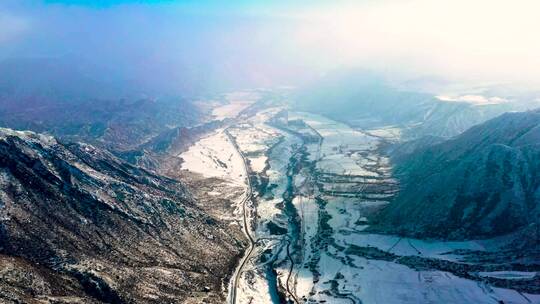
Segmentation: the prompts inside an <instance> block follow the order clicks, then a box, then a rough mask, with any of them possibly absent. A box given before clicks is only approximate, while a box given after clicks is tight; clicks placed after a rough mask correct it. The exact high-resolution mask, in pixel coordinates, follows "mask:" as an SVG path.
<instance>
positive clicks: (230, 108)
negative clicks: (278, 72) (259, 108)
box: [212, 91, 261, 120]
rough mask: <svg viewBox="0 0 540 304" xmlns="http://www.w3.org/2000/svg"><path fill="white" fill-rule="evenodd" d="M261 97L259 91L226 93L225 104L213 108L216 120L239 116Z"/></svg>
mask: <svg viewBox="0 0 540 304" xmlns="http://www.w3.org/2000/svg"><path fill="white" fill-rule="evenodd" d="M260 98H261V95H260V94H259V93H258V92H254V91H240V92H232V93H228V94H225V96H224V99H225V102H226V103H225V104H222V105H220V106H218V107H216V108H214V109H213V110H212V116H213V117H214V119H216V120H223V119H227V118H235V117H237V116H238V115H239V114H240V113H241V112H242V111H243V110H245V109H246V108H247V107H249V106H251V105H252V104H254V103H255V102H256V101H257V100H259V99H260Z"/></svg>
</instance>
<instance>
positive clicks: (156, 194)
mask: <svg viewBox="0 0 540 304" xmlns="http://www.w3.org/2000/svg"><path fill="white" fill-rule="evenodd" d="M241 238H242V234H241V232H240V231H239V230H235V229H234V228H230V225H227V223H223V222H222V221H220V220H218V219H216V218H213V217H211V216H209V215H207V214H206V213H204V212H203V211H202V210H201V209H200V208H199V207H198V206H197V202H195V201H194V200H193V199H192V198H191V196H190V195H189V193H187V191H186V190H185V188H184V186H183V185H182V184H181V183H179V182H177V181H175V180H171V179H168V178H164V177H160V176H157V175H154V174H152V173H149V172H147V171H145V170H143V169H140V168H138V167H135V166H132V165H129V164H127V163H125V162H123V161H121V160H119V159H118V158H116V157H114V156H113V155H112V154H110V153H108V152H105V151H103V150H100V149H97V148H95V147H93V146H91V145H87V144H77V143H72V144H66V143H62V142H59V141H57V140H56V139H54V138H53V137H49V136H44V135H40V134H36V133H32V132H18V131H12V130H9V129H0V263H1V264H2V265H3V267H2V269H1V270H0V302H2V303H38V302H39V303H192V302H193V303H200V302H201V301H203V300H204V301H207V302H223V301H224V298H223V292H222V288H223V286H224V284H225V285H226V281H224V280H226V279H227V277H228V274H229V273H231V272H232V268H233V267H234V265H235V263H236V261H237V259H238V258H239V255H240V254H241V249H242V247H243V245H242V243H241V241H239V240H240V239H241ZM4 265H5V267H4Z"/></svg>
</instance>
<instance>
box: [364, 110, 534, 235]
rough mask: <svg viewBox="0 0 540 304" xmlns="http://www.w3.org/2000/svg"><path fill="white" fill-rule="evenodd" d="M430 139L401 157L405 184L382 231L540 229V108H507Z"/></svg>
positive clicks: (380, 223)
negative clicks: (452, 133) (438, 139)
mask: <svg viewBox="0 0 540 304" xmlns="http://www.w3.org/2000/svg"><path fill="white" fill-rule="evenodd" d="M427 143H428V144H426V145H425V146H424V147H419V148H417V149H415V150H414V151H412V152H411V151H407V150H408V149H409V148H408V147H405V148H403V149H401V150H402V151H401V152H407V153H396V154H395V156H394V158H393V160H394V163H395V168H394V173H395V176H396V177H397V178H398V179H399V180H400V183H401V189H400V192H399V194H398V196H397V197H396V198H395V200H394V201H393V202H392V203H391V204H389V205H388V207H386V208H385V209H384V210H383V211H382V212H381V213H380V214H379V215H378V216H377V217H376V222H377V225H375V226H374V227H373V228H374V229H378V230H384V231H386V232H394V233H400V234H406V235H412V236H419V237H434V238H443V239H465V238H485V237H492V236H498V235H503V234H507V233H512V232H515V231H518V230H523V229H529V231H533V232H534V231H536V232H537V231H538V225H539V218H540V110H535V111H528V112H515V113H506V114H503V115H501V116H499V117H497V118H494V119H492V120H489V121H487V122H485V123H483V124H480V125H478V126H475V127H472V128H471V129H469V130H467V131H466V132H464V133H463V134H461V135H459V136H457V137H455V138H453V139H450V140H446V141H444V142H442V143H438V144H433V141H432V140H430V141H427ZM408 145H410V144H408ZM398 150H399V149H398ZM409 150H410V149H409ZM536 244H538V234H536Z"/></svg>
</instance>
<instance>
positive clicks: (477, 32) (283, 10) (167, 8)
mask: <svg viewBox="0 0 540 304" xmlns="http://www.w3.org/2000/svg"><path fill="white" fill-rule="evenodd" d="M268 2H270V1H204V0H203V1H195V0H193V1H165V0H162V1H157V0H154V1H132V0H131V1H130V0H116V1H113V0H104V1H97V0H96V1H91V0H74V1H67V0H50V1H26V0H2V1H0V59H8V58H20V57H60V58H63V57H69V58H77V60H79V59H80V60H81V62H86V63H87V64H90V65H92V64H95V65H100V66H106V67H108V68H110V69H112V70H114V71H116V72H117V73H119V74H122V75H124V76H125V77H131V78H133V79H137V80H139V81H142V82H145V83H149V84H150V85H155V86H157V87H160V86H162V87H163V89H172V90H174V88H181V89H184V88H185V87H189V86H192V85H193V83H197V84H199V85H200V86H201V87H204V86H210V87H212V86H217V87H219V86H224V87H226V86H237V87H241V86H245V87H250V86H272V85H289V84H293V85H294V84H298V83H300V82H302V81H304V80H307V79H311V78H313V77H317V76H318V75H321V74H324V73H325V72H328V71H331V70H333V69H338V68H357V67H359V68H366V69H371V70H375V71H377V72H380V73H383V74H384V75H386V76H387V77H390V78H393V79H397V80H407V79H416V78H425V77H433V78H436V79H441V78H442V79H450V80H454V81H459V82H463V81H466V82H470V83H471V84H475V83H480V82H495V83H515V84H519V85H525V84H526V85H532V86H538V85H540V55H539V54H540V38H539V37H540V35H538V29H540V18H538V12H540V2H538V1H532V0H514V1H496V0H495V1H494V0H491V1H484V0H468V1H465V0H454V1H443V0H440V1H439V0H402V1H397V0H380V1H374V0H365V1H294V5H293V4H290V3H291V2H293V1H272V2H271V3H272V4H268Z"/></svg>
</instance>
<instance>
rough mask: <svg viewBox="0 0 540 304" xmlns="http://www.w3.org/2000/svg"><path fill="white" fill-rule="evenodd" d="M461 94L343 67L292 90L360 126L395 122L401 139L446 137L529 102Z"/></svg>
mask: <svg viewBox="0 0 540 304" xmlns="http://www.w3.org/2000/svg"><path fill="white" fill-rule="evenodd" d="M469 97H471V96H469ZM472 97H476V98H477V99H478V98H480V99H481V98H484V97H483V96H472ZM472 97H471V98H469V99H474V98H472ZM467 100H468V99H467V98H463V100H462V99H459V98H456V99H455V100H448V98H446V99H445V98H438V97H436V96H433V95H431V94H427V93H423V92H418V91H407V90H402V89H397V88H395V87H393V86H391V85H389V84H387V83H386V82H385V81H384V80H383V79H380V78H378V77H377V76H375V75H371V74H369V73H365V72H360V73H358V72H343V73H335V74H330V75H328V76H326V77H324V78H322V79H321V80H319V81H317V82H315V83H314V84H312V85H309V86H306V87H304V88H302V89H300V90H299V92H298V93H297V94H296V96H294V101H295V103H294V106H295V107H296V108H297V109H299V110H301V111H307V112H310V111H315V112H317V113H319V114H323V115H325V116H328V117H330V118H332V119H335V120H338V121H343V122H345V123H347V124H348V125H351V126H353V127H357V128H361V129H369V128H377V127H381V126H396V127H399V128H401V129H402V130H403V132H402V140H413V139H417V138H420V137H423V136H438V137H446V138H450V137H452V136H455V135H458V134H460V133H462V132H464V131H465V130H467V129H469V128H470V127H472V126H474V125H477V124H479V123H482V122H484V121H486V120H488V119H491V118H494V117H496V116H498V115H500V114H502V113H505V112H509V111H524V110H528V109H530V108H531V107H532V108H534V106H533V105H531V104H530V103H529V102H525V101H521V100H513V101H512V102H506V101H505V100H504V99H502V98H499V97H492V98H490V99H489V100H488V101H490V100H495V101H499V102H485V103H474V102H468V101H467ZM533 104H534V103H533ZM537 106H538V105H537Z"/></svg>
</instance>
